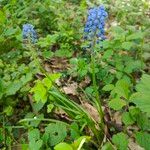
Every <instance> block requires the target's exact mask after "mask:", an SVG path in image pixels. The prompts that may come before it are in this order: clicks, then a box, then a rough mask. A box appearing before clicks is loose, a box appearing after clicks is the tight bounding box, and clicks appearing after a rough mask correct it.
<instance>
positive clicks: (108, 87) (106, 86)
mask: <svg viewBox="0 0 150 150" xmlns="http://www.w3.org/2000/svg"><path fill="white" fill-rule="evenodd" d="M113 89H114V85H113V84H107V85H105V86H104V87H103V89H102V90H104V91H111V90H113Z"/></svg>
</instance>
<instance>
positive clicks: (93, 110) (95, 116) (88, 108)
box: [81, 102, 100, 122]
mask: <svg viewBox="0 0 150 150" xmlns="http://www.w3.org/2000/svg"><path fill="white" fill-rule="evenodd" d="M81 105H82V107H83V108H84V109H85V110H86V111H87V112H88V113H89V114H90V115H91V117H92V118H93V119H94V120H95V121H96V122H99V121H100V120H99V119H100V118H99V114H98V111H97V110H96V108H95V107H94V106H92V105H91V104H89V103H88V102H82V104H81Z"/></svg>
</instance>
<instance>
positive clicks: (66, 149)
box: [54, 142, 73, 150]
mask: <svg viewBox="0 0 150 150" xmlns="http://www.w3.org/2000/svg"><path fill="white" fill-rule="evenodd" d="M54 150H73V148H72V147H71V146H70V145H69V144H67V143H64V142H62V143H59V144H57V145H56V146H55V147H54Z"/></svg>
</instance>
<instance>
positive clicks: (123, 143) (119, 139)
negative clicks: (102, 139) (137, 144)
mask: <svg viewBox="0 0 150 150" xmlns="http://www.w3.org/2000/svg"><path fill="white" fill-rule="evenodd" d="M112 142H113V143H114V144H115V145H116V147H117V149H118V150H127V147H128V137H127V135H126V134H124V133H122V132H120V133H118V134H116V135H113V137H112Z"/></svg>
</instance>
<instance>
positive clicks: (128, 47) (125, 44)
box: [122, 42, 133, 50]
mask: <svg viewBox="0 0 150 150" xmlns="http://www.w3.org/2000/svg"><path fill="white" fill-rule="evenodd" d="M132 45H133V43H132V42H124V43H122V48H123V49H125V50H130V49H131V47H132Z"/></svg>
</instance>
